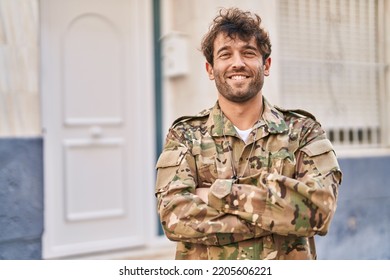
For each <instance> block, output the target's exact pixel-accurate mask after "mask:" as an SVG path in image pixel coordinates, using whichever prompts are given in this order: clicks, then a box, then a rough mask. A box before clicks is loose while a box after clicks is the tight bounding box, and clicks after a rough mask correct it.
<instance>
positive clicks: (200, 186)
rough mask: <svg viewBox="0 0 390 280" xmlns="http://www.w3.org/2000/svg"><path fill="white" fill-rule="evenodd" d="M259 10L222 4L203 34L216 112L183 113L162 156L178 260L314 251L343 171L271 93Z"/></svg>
mask: <svg viewBox="0 0 390 280" xmlns="http://www.w3.org/2000/svg"><path fill="white" fill-rule="evenodd" d="M260 25H261V19H260V17H259V16H257V15H253V14H251V13H249V12H243V11H241V10H239V9H227V10H221V11H220V13H219V15H218V16H217V17H216V18H215V19H214V21H213V24H212V25H211V27H210V30H209V32H208V33H207V34H206V36H205V37H204V38H203V42H202V51H203V53H204V55H205V57H206V60H207V62H206V70H207V73H208V75H209V78H210V79H211V80H214V81H215V84H216V87H217V90H218V101H217V103H216V104H215V106H214V107H213V108H212V109H210V110H205V111H203V112H201V113H200V114H199V115H197V116H194V117H182V118H179V119H178V120H176V121H175V122H174V123H173V125H172V127H171V128H170V130H169V133H168V136H167V139H166V144H165V147H164V150H163V152H162V154H161V155H160V158H159V160H158V162H157V169H158V175H157V182H156V196H157V200H158V211H159V214H160V218H161V223H162V226H163V229H164V231H165V234H166V236H167V237H168V238H169V239H170V240H173V241H177V242H178V244H177V252H176V259H315V258H316V251H315V245H314V238H313V236H314V235H316V234H319V235H325V234H326V233H327V231H328V228H329V225H330V223H331V220H332V218H333V215H334V212H335V210H336V201H337V192H338V187H339V184H340V181H341V171H340V168H339V165H338V162H337V159H336V157H335V153H334V151H333V147H332V145H331V143H330V141H329V140H328V139H327V138H326V136H325V132H324V130H323V129H322V128H321V126H320V124H319V123H318V122H317V121H316V120H315V118H314V117H313V116H312V115H311V114H309V113H307V112H305V111H302V110H296V111H291V110H290V111H288V110H282V109H280V108H277V107H274V106H272V105H271V104H270V103H269V102H268V101H267V100H266V99H265V98H264V97H263V93H262V87H263V83H264V77H265V76H268V75H269V73H270V66H271V58H270V53H271V44H270V40H269V36H268V34H267V32H265V31H264V29H262V27H261V26H260Z"/></svg>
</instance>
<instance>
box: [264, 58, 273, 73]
mask: <svg viewBox="0 0 390 280" xmlns="http://www.w3.org/2000/svg"><path fill="white" fill-rule="evenodd" d="M270 68H271V58H270V57H268V58H267V59H266V60H265V62H264V76H269V70H270Z"/></svg>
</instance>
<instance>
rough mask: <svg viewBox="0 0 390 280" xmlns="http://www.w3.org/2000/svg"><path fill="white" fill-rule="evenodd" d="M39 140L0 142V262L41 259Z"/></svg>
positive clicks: (40, 144)
mask: <svg viewBox="0 0 390 280" xmlns="http://www.w3.org/2000/svg"><path fill="white" fill-rule="evenodd" d="M42 144H43V141H42V139H41V138H16V139H15V138H2V139H0V259H41V258H42V248H41V247H42V245H41V236H42V232H43V151H42V148H43V147H42V146H43V145H42Z"/></svg>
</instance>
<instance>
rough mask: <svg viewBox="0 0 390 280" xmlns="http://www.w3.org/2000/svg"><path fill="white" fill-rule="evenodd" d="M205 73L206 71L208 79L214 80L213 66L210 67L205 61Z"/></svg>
mask: <svg viewBox="0 0 390 280" xmlns="http://www.w3.org/2000/svg"><path fill="white" fill-rule="evenodd" d="M206 71H207V74H208V75H209V79H210V80H214V70H213V66H211V64H210V63H208V62H207V61H206Z"/></svg>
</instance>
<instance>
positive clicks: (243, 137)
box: [234, 126, 252, 143]
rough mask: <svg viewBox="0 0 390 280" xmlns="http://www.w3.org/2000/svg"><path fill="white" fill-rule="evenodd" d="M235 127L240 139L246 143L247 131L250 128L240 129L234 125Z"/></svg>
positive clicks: (249, 131)
mask: <svg viewBox="0 0 390 280" xmlns="http://www.w3.org/2000/svg"><path fill="white" fill-rule="evenodd" d="M234 128H235V129H236V131H237V133H238V135H240V137H241V139H242V140H243V141H244V142H245V143H246V142H247V140H248V136H249V133H251V131H252V128H249V129H246V130H241V129H239V128H238V127H236V126H234Z"/></svg>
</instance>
